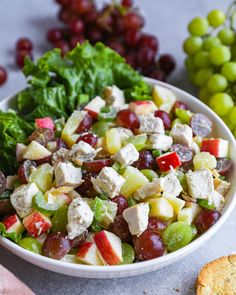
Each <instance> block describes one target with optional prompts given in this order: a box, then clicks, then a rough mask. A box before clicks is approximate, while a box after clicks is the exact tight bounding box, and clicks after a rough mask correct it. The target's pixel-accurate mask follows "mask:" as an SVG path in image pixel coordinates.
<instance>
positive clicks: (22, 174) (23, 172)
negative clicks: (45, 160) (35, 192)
mask: <svg viewBox="0 0 236 295" xmlns="http://www.w3.org/2000/svg"><path fill="white" fill-rule="evenodd" d="M31 167H36V163H35V162H34V161H31V160H25V161H24V162H23V163H22V164H21V165H20V167H19V168H18V177H19V179H20V181H21V183H24V184H26V183H28V181H29V176H30V173H31Z"/></svg>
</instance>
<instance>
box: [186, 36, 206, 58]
mask: <svg viewBox="0 0 236 295" xmlns="http://www.w3.org/2000/svg"><path fill="white" fill-rule="evenodd" d="M202 42H203V41H202V38H201V37H195V36H190V37H188V38H187V39H186V40H185V41H184V51H185V52H186V53H187V54H189V55H192V54H195V53H196V52H198V51H199V50H200V49H201V48H202Z"/></svg>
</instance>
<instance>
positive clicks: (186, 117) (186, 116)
mask: <svg viewBox="0 0 236 295" xmlns="http://www.w3.org/2000/svg"><path fill="white" fill-rule="evenodd" d="M175 114H176V116H177V117H178V118H179V119H180V120H182V121H183V122H184V123H187V124H189V122H190V119H191V117H192V115H193V114H192V112H190V111H189V110H184V109H176V110H175Z"/></svg>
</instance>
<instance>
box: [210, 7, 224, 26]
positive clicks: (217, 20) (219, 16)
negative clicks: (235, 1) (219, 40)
mask: <svg viewBox="0 0 236 295" xmlns="http://www.w3.org/2000/svg"><path fill="white" fill-rule="evenodd" d="M207 19H208V22H209V24H210V25H211V26H212V27H215V28H217V27H219V26H221V25H222V24H223V23H224V22H225V19H226V15H225V13H224V12H223V11H222V10H219V9H214V10H212V11H210V12H209V13H208V15H207Z"/></svg>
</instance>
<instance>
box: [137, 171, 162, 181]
mask: <svg viewBox="0 0 236 295" xmlns="http://www.w3.org/2000/svg"><path fill="white" fill-rule="evenodd" d="M140 171H141V172H142V173H143V175H144V176H146V177H147V179H148V180H150V181H153V179H154V178H158V174H157V173H156V172H155V171H154V170H151V169H143V170H140Z"/></svg>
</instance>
